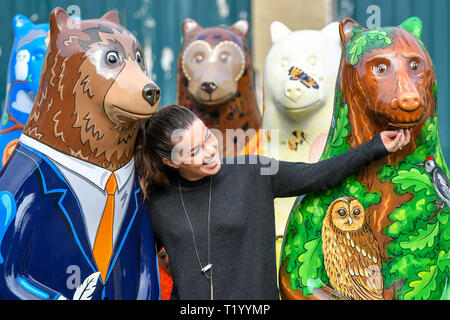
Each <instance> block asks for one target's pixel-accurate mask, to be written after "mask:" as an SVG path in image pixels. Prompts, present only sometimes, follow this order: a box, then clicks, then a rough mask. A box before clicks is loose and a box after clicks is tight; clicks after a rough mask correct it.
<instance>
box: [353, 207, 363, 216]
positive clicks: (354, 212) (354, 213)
mask: <svg viewBox="0 0 450 320" xmlns="http://www.w3.org/2000/svg"><path fill="white" fill-rule="evenodd" d="M360 213H361V210H359V209H358V208H356V209H355V210H353V215H355V216H358V215H359V214H360Z"/></svg>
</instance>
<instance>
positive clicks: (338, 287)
mask: <svg viewBox="0 0 450 320" xmlns="http://www.w3.org/2000/svg"><path fill="white" fill-rule="evenodd" d="M322 252H323V262H324V266H325V270H326V272H327V275H328V278H329V280H330V284H331V286H332V287H333V288H334V290H335V291H337V292H338V293H339V294H340V295H343V296H345V297H348V298H350V299H354V300H383V290H384V285H383V275H382V273H381V268H382V262H381V255H380V248H379V246H378V242H377V239H376V238H375V236H374V234H373V232H372V230H371V229H370V227H369V225H368V223H367V220H366V213H365V211H364V207H363V206H362V204H361V202H359V200H358V199H356V198H353V197H348V196H344V197H340V198H337V199H335V200H334V201H333V202H332V203H331V204H330V206H329V207H328V209H327V213H326V215H325V218H324V219H323V226H322Z"/></svg>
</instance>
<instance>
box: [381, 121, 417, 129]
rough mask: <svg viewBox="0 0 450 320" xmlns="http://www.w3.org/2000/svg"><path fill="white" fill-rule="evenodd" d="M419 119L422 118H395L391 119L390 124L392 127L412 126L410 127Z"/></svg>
mask: <svg viewBox="0 0 450 320" xmlns="http://www.w3.org/2000/svg"><path fill="white" fill-rule="evenodd" d="M419 121H420V119H418V120H415V121H395V120H392V119H390V120H389V122H388V124H389V125H390V126H392V127H398V128H410V127H414V126H415V125H416V124H417V123H418V122H419Z"/></svg>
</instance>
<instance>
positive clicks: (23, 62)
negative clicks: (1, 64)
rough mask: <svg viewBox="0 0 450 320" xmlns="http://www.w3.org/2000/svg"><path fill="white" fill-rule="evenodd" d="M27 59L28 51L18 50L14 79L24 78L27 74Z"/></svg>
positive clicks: (28, 56)
mask: <svg viewBox="0 0 450 320" xmlns="http://www.w3.org/2000/svg"><path fill="white" fill-rule="evenodd" d="M28 61H30V52H29V51H28V50H20V51H19V52H18V53H17V56H16V65H15V67H14V68H15V69H14V71H15V74H16V80H26V79H27V76H28Z"/></svg>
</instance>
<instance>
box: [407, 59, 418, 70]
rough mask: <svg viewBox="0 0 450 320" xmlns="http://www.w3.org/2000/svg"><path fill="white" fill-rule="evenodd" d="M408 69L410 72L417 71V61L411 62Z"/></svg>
mask: <svg viewBox="0 0 450 320" xmlns="http://www.w3.org/2000/svg"><path fill="white" fill-rule="evenodd" d="M409 67H410V68H411V70H413V71H416V70H417V69H419V63H418V62H417V61H411V63H410V64H409Z"/></svg>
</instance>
